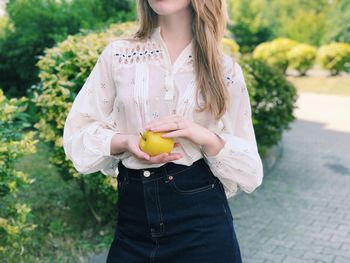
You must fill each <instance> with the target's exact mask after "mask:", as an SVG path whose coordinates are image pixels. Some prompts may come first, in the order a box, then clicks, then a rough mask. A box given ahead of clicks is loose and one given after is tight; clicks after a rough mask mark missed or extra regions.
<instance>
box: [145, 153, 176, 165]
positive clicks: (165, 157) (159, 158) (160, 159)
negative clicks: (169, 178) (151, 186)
mask: <svg viewBox="0 0 350 263" xmlns="http://www.w3.org/2000/svg"><path fill="white" fill-rule="evenodd" d="M180 158H182V154H181V153H170V154H167V153H165V154H164V153H162V154H159V155H156V156H153V157H151V159H150V161H151V162H154V163H167V162H171V161H175V160H178V159H180Z"/></svg>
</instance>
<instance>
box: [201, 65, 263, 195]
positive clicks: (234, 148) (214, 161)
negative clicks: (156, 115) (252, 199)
mask: <svg viewBox="0 0 350 263" xmlns="http://www.w3.org/2000/svg"><path fill="white" fill-rule="evenodd" d="M230 61H231V66H230V70H229V71H228V72H229V73H228V75H226V76H225V79H226V81H227V83H228V87H229V92H230V96H231V104H230V106H229V108H228V110H227V111H226V113H225V114H224V116H223V117H222V119H221V120H220V123H221V125H219V126H221V127H220V130H219V131H215V133H216V134H217V135H218V136H219V137H220V138H222V139H223V141H224V142H225V145H224V147H223V148H222V149H221V150H220V152H219V153H218V154H217V155H215V156H207V155H206V154H205V153H204V152H203V155H204V157H205V158H204V160H205V161H206V162H207V164H208V165H209V167H210V168H211V170H212V172H213V174H214V175H215V176H217V177H218V178H219V179H220V182H221V183H222V185H223V186H224V189H225V193H226V197H227V198H230V197H232V196H234V195H235V194H236V192H237V186H239V187H240V188H241V189H242V190H243V191H244V192H246V193H251V192H253V191H254V190H255V189H256V188H257V187H258V186H260V185H261V183H262V179H263V165H262V160H261V158H260V155H259V153H258V147H257V143H256V138H255V132H254V128H253V124H252V113H251V105H250V100H249V94H248V89H247V87H246V83H245V79H244V76H243V71H242V68H241V66H240V65H239V64H238V63H237V62H235V61H232V60H230Z"/></svg>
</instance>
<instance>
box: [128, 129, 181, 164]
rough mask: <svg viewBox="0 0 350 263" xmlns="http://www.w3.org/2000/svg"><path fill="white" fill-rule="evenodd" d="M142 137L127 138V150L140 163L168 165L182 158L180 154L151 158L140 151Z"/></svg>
mask: <svg viewBox="0 0 350 263" xmlns="http://www.w3.org/2000/svg"><path fill="white" fill-rule="evenodd" d="M140 139H141V136H140V135H128V137H127V150H128V151H129V152H130V153H131V154H133V155H134V156H135V157H136V158H137V159H139V161H140V162H142V163H146V164H156V163H157V164H158V163H167V162H171V161H174V160H178V159H180V158H182V155H181V154H180V153H169V154H168V153H162V154H159V155H156V156H149V155H148V154H147V153H145V152H143V151H142V150H141V149H140V146H139V143H140ZM178 146H179V144H178V143H175V145H174V147H178Z"/></svg>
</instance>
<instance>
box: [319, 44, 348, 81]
mask: <svg viewBox="0 0 350 263" xmlns="http://www.w3.org/2000/svg"><path fill="white" fill-rule="evenodd" d="M317 60H318V62H319V63H320V64H321V66H322V67H323V68H324V69H328V70H329V71H330V72H331V75H332V76H334V75H338V74H339V73H340V72H341V71H349V70H350V44H348V43H331V44H329V45H324V46H322V47H320V48H319V50H318V53H317Z"/></svg>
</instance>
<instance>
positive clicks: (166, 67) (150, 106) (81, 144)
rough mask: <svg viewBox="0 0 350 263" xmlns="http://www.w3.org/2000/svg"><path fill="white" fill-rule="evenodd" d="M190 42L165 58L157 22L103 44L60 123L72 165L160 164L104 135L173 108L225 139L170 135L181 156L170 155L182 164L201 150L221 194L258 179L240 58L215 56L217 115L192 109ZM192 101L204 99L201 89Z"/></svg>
mask: <svg viewBox="0 0 350 263" xmlns="http://www.w3.org/2000/svg"><path fill="white" fill-rule="evenodd" d="M192 45H193V43H192V42H191V43H189V44H188V45H187V46H186V48H185V49H184V50H183V51H182V52H181V53H180V55H179V56H178V58H177V59H176V60H175V62H174V63H173V64H172V63H171V62H170V56H169V53H168V50H167V48H166V46H165V43H164V41H163V39H162V37H161V34H160V27H158V28H157V29H156V30H155V31H154V32H153V34H152V35H151V37H150V38H149V39H147V40H145V41H135V40H121V39H119V40H114V41H112V42H111V43H109V44H108V45H107V46H106V47H105V48H104V50H103V52H102V53H101V55H100V56H99V58H98V60H97V62H96V64H95V65H94V68H93V69H92V71H91V73H90V75H89V77H88V78H87V79H86V81H85V83H84V85H83V87H82V88H81V89H80V91H79V92H78V94H77V96H76V98H75V100H74V102H73V104H72V107H71V109H70V111H69V113H68V116H67V118H66V121H65V125H64V131H63V147H64V151H65V154H66V156H67V158H68V159H69V160H71V161H72V163H73V165H74V167H75V168H76V169H77V170H78V171H79V172H80V173H82V174H89V173H93V172H97V171H101V172H102V173H103V174H105V175H107V176H118V173H119V171H118V163H119V162H120V161H122V162H123V164H124V165H125V166H126V167H128V168H133V169H145V168H151V167H160V166H161V165H163V164H164V163H163V164H144V163H141V162H139V161H138V159H137V158H136V157H135V156H133V155H132V154H131V153H129V152H127V151H126V152H123V153H119V154H116V155H112V154H111V151H110V146H111V139H112V137H113V135H114V134H116V133H121V134H135V135H138V134H139V133H140V132H142V131H143V127H144V126H145V124H146V123H148V122H149V121H151V120H153V119H157V118H159V117H162V116H167V115H170V114H179V115H182V116H184V117H187V118H188V119H190V120H192V121H194V122H196V123H198V124H200V125H202V126H204V127H206V128H208V129H209V130H211V131H213V132H215V133H216V134H217V135H218V136H220V137H221V138H222V139H223V140H224V142H225V145H224V147H223V148H222V149H221V150H220V152H219V153H218V154H217V155H215V156H207V155H206V154H205V153H204V152H202V151H201V148H200V146H199V145H196V144H194V143H192V142H191V141H189V140H188V139H185V138H175V141H177V142H179V143H180V147H176V148H174V149H173V152H178V153H181V154H182V156H183V158H181V159H179V160H175V161H173V162H174V163H177V164H183V165H188V166H189V165H191V164H192V163H193V162H195V161H196V160H198V159H200V158H204V160H205V161H206V163H207V164H208V165H209V167H210V169H211V170H212V172H213V174H214V175H215V176H217V177H218V178H219V179H220V181H221V182H222V184H223V186H224V189H225V194H226V197H227V198H230V197H232V196H234V195H235V194H236V193H237V190H238V186H239V187H240V188H241V189H242V190H243V191H244V192H246V193H251V192H253V191H254V190H255V189H256V188H257V187H258V186H259V185H260V184H261V183H262V179H263V166H262V161H261V158H260V156H259V153H258V150H257V144H256V139H255V133H254V129H253V125H252V118H251V106H250V101H249V94H248V90H247V88H246V83H245V80H244V76H243V72H242V68H241V66H240V65H239V64H238V63H237V62H235V61H234V60H232V58H230V57H229V56H224V57H223V65H224V67H223V68H224V72H223V76H224V78H225V81H226V84H227V87H228V90H229V94H230V97H231V104H230V107H229V108H228V110H227V111H226V112H225V114H224V116H223V117H222V118H221V119H220V120H218V121H217V120H215V119H214V118H213V117H212V116H211V114H210V113H208V112H197V111H195V107H196V99H195V95H196V92H195V90H196V89H195V88H196V87H195V83H196V82H195V74H194V68H193V57H192ZM198 101H199V104H200V105H201V103H204V101H203V98H202V97H200V98H199V99H198Z"/></svg>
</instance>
